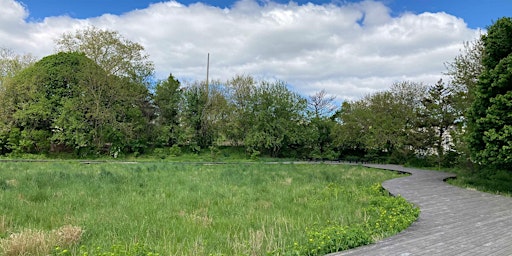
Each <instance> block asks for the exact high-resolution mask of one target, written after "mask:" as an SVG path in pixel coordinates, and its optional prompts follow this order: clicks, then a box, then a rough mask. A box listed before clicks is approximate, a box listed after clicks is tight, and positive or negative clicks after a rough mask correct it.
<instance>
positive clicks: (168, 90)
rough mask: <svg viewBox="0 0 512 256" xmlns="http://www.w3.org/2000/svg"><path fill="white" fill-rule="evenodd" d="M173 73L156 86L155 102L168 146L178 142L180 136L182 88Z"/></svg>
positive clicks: (163, 136) (162, 133)
mask: <svg viewBox="0 0 512 256" xmlns="http://www.w3.org/2000/svg"><path fill="white" fill-rule="evenodd" d="M180 86H181V84H180V82H179V81H178V80H177V79H176V78H174V76H173V75H172V74H170V75H169V77H168V78H167V80H164V81H161V82H159V83H158V84H157V85H156V87H155V95H154V97H153V98H154V102H155V105H156V107H157V109H158V110H157V112H158V113H157V115H158V123H159V125H160V126H161V127H162V130H161V134H160V136H159V137H160V138H162V139H161V140H162V141H163V142H164V143H165V144H167V145H168V146H172V145H174V144H177V143H178V141H179V136H180V121H179V114H180V109H179V108H180V103H181V97H182V90H181V89H182V88H180Z"/></svg>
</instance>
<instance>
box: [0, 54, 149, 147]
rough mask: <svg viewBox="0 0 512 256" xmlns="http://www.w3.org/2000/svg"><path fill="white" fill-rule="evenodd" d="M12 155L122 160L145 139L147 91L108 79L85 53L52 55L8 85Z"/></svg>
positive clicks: (6, 107)
mask: <svg viewBox="0 0 512 256" xmlns="http://www.w3.org/2000/svg"><path fill="white" fill-rule="evenodd" d="M5 89H6V90H5V93H4V97H5V99H6V100H2V102H1V103H2V108H3V109H4V110H5V113H6V115H5V120H6V121H7V122H6V124H7V126H8V127H9V128H10V130H11V131H12V132H11V134H10V135H9V138H10V140H9V145H10V147H11V148H10V151H15V152H29V153H42V152H48V151H50V150H53V149H55V148H59V149H62V148H64V149H66V150H75V151H76V152H78V153H80V152H84V150H85V152H86V153H94V152H101V151H103V150H107V151H108V150H110V153H112V154H115V155H117V154H118V153H120V152H121V151H125V150H133V149H134V148H135V147H137V144H140V143H141V142H140V141H143V140H144V139H145V138H144V136H145V134H146V133H145V131H147V129H148V124H149V121H148V119H147V118H146V116H144V108H143V107H144V105H145V104H146V103H147V102H148V101H147V99H148V95H149V94H148V91H147V89H146V88H145V87H144V86H142V85H141V84H138V83H133V82H130V81H127V79H124V78H119V77H117V76H113V75H109V74H107V73H106V72H105V71H104V70H103V69H102V68H101V67H99V66H98V65H97V64H96V63H94V62H93V61H92V60H91V59H89V58H87V57H86V56H85V55H84V54H82V53H59V54H55V55H51V56H47V57H45V58H43V59H42V60H40V61H38V62H37V63H35V64H34V65H32V66H30V67H29V68H27V69H25V70H23V71H22V72H20V73H19V74H17V75H16V76H15V77H13V78H12V79H10V80H9V82H8V83H7V84H6V88H5Z"/></svg>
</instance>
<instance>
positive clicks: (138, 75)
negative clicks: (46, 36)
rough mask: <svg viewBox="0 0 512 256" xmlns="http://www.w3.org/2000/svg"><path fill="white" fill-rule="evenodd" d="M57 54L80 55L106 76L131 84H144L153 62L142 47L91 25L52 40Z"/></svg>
mask: <svg viewBox="0 0 512 256" xmlns="http://www.w3.org/2000/svg"><path fill="white" fill-rule="evenodd" d="M56 43H57V50H58V51H61V52H80V53H84V54H85V55H86V56H87V57H89V58H90V59H92V60H93V61H94V62H96V63H97V64H98V65H99V66H100V67H101V68H102V69H103V70H104V71H105V72H107V74H109V75H114V76H117V77H122V78H127V79H129V80H130V82H134V83H142V84H145V83H148V82H149V79H150V77H151V75H152V74H153V63H152V62H151V61H149V60H148V59H149V56H148V55H147V54H145V53H144V47H143V46H142V45H140V44H138V43H134V42H132V41H129V40H127V39H125V38H124V37H123V36H122V35H120V34H119V33H118V32H117V31H111V30H103V29H99V28H96V27H94V26H91V27H87V28H85V29H80V30H77V31H75V33H67V34H63V35H62V36H61V37H60V38H59V39H57V40H56Z"/></svg>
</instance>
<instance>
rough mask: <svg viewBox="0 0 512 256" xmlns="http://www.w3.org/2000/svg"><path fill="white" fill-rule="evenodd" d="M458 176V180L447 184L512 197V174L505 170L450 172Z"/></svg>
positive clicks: (450, 180) (452, 180) (458, 170)
mask: <svg viewBox="0 0 512 256" xmlns="http://www.w3.org/2000/svg"><path fill="white" fill-rule="evenodd" d="M448 171H450V172H453V173H455V174H457V178H456V179H449V180H448V181H447V182H448V183H450V184H452V185H455V186H459V187H463V188H468V189H474V190H478V191H483V192H488V193H493V194H498V195H504V196H512V172H510V171H505V170H480V171H477V170H462V169H452V170H448Z"/></svg>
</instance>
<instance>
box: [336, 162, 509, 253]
mask: <svg viewBox="0 0 512 256" xmlns="http://www.w3.org/2000/svg"><path fill="white" fill-rule="evenodd" d="M366 166H367V167H372V168H380V169H387V170H394V171H400V172H407V173H411V174H412V175H411V176H407V177H403V178H398V179H393V180H388V181H386V182H384V183H383V184H382V185H383V187H384V188H386V189H387V190H388V191H389V192H390V193H392V194H393V195H401V196H402V197H404V198H405V199H407V201H409V202H412V203H414V204H416V205H417V206H419V207H420V209H421V214H420V217H419V218H418V220H417V221H416V222H415V223H413V224H412V225H411V226H410V227H409V228H408V229H406V230H405V231H403V232H401V233H399V234H398V235H396V236H393V237H389V238H387V239H384V240H382V241H379V242H377V243H375V244H372V245H367V246H363V247H359V248H355V249H352V250H348V251H343V252H338V253H334V254H330V255H331V256H334V255H397V256H409V255H450V256H451V255H507V256H511V255H512V198H509V197H504V196H499V195H492V194H488V193H482V192H478V191H474V190H468V189H463V188H458V187H455V186H452V185H449V184H447V183H445V182H443V181H444V180H445V179H446V178H450V177H454V175H453V174H450V173H443V172H437V171H425V170H418V169H412V168H404V167H402V166H395V165H366Z"/></svg>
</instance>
